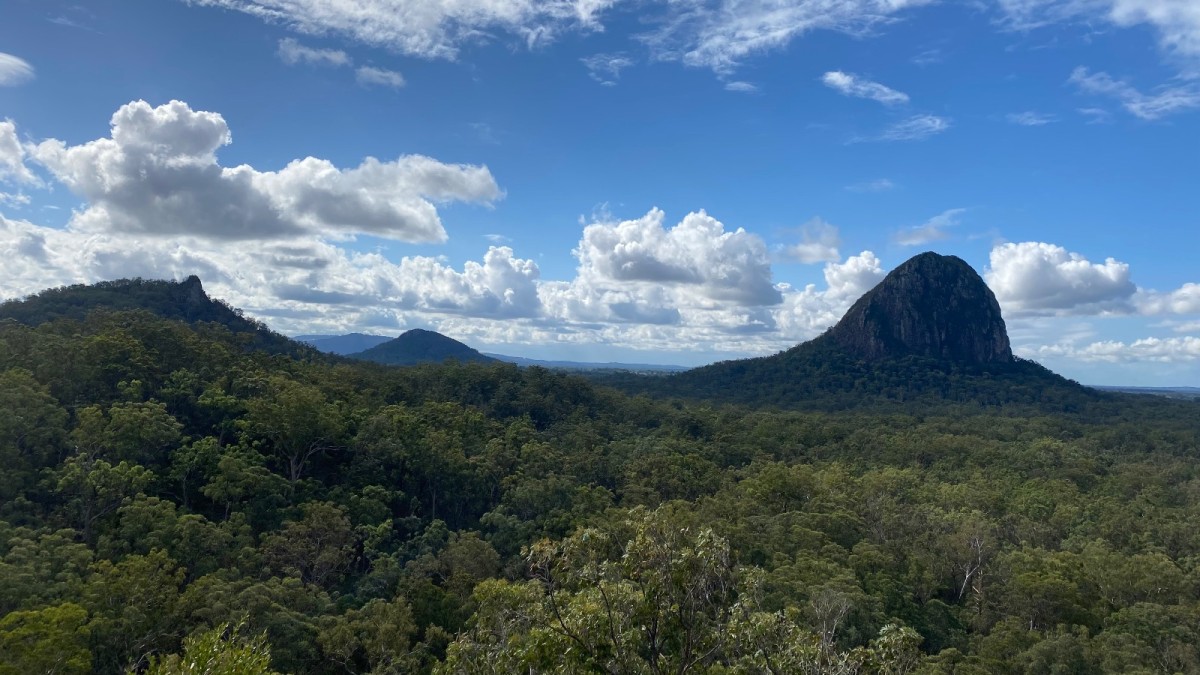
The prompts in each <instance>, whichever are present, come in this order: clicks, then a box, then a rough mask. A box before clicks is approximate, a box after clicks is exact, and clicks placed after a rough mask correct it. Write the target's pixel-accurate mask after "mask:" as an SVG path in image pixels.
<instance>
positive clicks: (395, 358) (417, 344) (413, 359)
mask: <svg viewBox="0 0 1200 675" xmlns="http://www.w3.org/2000/svg"><path fill="white" fill-rule="evenodd" d="M347 356H349V357H350V358H352V359H361V360H363V361H374V362H375V363H382V364H385V365H389V366H411V365H416V364H418V363H442V362H443V361H459V362H461V363H494V362H495V361H496V359H493V358H491V357H490V356H484V355H483V354H480V353H479V352H477V351H475V350H474V349H471V348H470V347H468V346H467V345H465V344H463V343H461V342H459V341H458V340H455V339H453V338H448V337H446V336H445V335H442V334H441V333H435V332H434V331H431V330H423V329H421V328H414V329H412V330H410V331H406V332H405V333H403V334H402V335H401V336H400V337H398V338H396V339H394V340H387V341H386V342H384V343H382V344H377V345H375V346H374V347H371V348H370V349H364V350H363V351H360V352H355V353H353V354H347Z"/></svg>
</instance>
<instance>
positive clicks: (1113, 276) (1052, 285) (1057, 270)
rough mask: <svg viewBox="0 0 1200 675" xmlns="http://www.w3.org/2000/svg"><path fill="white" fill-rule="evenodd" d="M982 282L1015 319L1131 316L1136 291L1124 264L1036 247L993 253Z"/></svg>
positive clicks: (1028, 244) (1023, 245) (1014, 245)
mask: <svg viewBox="0 0 1200 675" xmlns="http://www.w3.org/2000/svg"><path fill="white" fill-rule="evenodd" d="M984 278H985V279H986V280H987V283H988V286H990V287H991V289H992V291H993V292H994V293H995V294H996V299H997V300H999V301H1000V304H1001V305H1002V306H1003V307H1004V310H1005V311H1006V312H1012V313H1015V314H1095V313H1103V312H1128V311H1131V310H1132V305H1131V301H1132V298H1133V296H1134V293H1135V292H1136V290H1137V289H1136V287H1135V286H1134V285H1133V282H1132V281H1130V278H1129V265H1127V264H1125V263H1123V262H1119V261H1117V260H1114V259H1113V258H1108V259H1106V260H1105V261H1104V262H1103V263H1093V262H1091V261H1089V260H1088V259H1087V258H1085V257H1083V256H1082V255H1080V254H1078V253H1073V252H1070V251H1068V250H1067V249H1065V248H1063V247H1061V246H1056V245H1054V244H1047V243H1043V242H1032V241H1029V242H1021V243H1007V244H1001V245H999V246H996V247H995V248H993V249H992V252H991V256H990V264H989V266H988V268H987V270H986V271H985V272H984Z"/></svg>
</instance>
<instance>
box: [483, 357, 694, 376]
mask: <svg viewBox="0 0 1200 675" xmlns="http://www.w3.org/2000/svg"><path fill="white" fill-rule="evenodd" d="M484 355H485V356H490V357H492V358H494V359H498V360H500V361H504V362H507V363H515V364H516V365H518V366H526V367H528V366H539V367H541V368H556V369H559V370H582V371H614V370H619V371H631V372H636V373H676V372H682V371H684V370H689V369H690V368H691V366H672V365H663V364H655V363H621V362H618V361H609V362H605V363H600V362H594V361H546V360H542V359H530V358H526V357H523V356H505V355H504V354H493V353H491V352H485V353H484Z"/></svg>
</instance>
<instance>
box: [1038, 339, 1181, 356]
mask: <svg viewBox="0 0 1200 675" xmlns="http://www.w3.org/2000/svg"><path fill="white" fill-rule="evenodd" d="M1032 355H1033V356H1034V357H1035V358H1037V357H1042V358H1047V357H1049V358H1055V357H1057V358H1062V357H1066V358H1071V359H1076V360H1079V361H1091V362H1096V361H1101V362H1106V363H1136V362H1155V363H1181V362H1189V361H1197V360H1200V337H1195V336H1191V335H1188V336H1182V337H1169V338H1158V337H1149V338H1141V339H1139V340H1134V341H1132V342H1122V341H1119V340H1103V341H1099V342H1092V343H1089V344H1085V345H1073V344H1056V345H1044V346H1041V347H1038V348H1036V349H1035V350H1033V351H1032Z"/></svg>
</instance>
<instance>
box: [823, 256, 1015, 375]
mask: <svg viewBox="0 0 1200 675" xmlns="http://www.w3.org/2000/svg"><path fill="white" fill-rule="evenodd" d="M828 338H829V339H831V340H833V341H834V342H835V343H837V344H838V345H839V346H840V347H841V348H842V349H844V350H846V351H848V352H850V353H851V354H853V355H855V356H857V357H859V358H863V359H881V358H889V357H902V356H910V355H915V356H925V357H932V358H937V359H944V360H951V361H956V362H963V363H1007V362H1011V361H1013V354H1012V348H1011V346H1010V345H1009V342H1008V332H1007V330H1006V329H1005V326H1004V318H1003V317H1002V316H1001V315H1000V305H999V303H997V302H996V296H995V295H994V294H993V293H992V291H991V289H990V288H988V287H987V284H985V283H984V281H983V279H982V278H980V276H979V274H978V273H976V272H975V270H974V269H972V268H971V266H970V265H968V264H967V263H966V262H964V261H963V260H962V259H960V258H957V257H955V256H946V255H939V254H937V253H932V252H928V253H922V254H920V255H918V256H915V257H913V258H910V259H909V260H908V261H906V262H905V263H904V264H902V265H900V266H899V267H897V268H896V269H894V270H892V271H891V273H889V274H888V275H887V276H886V277H884V279H883V281H881V282H879V284H878V285H877V286H875V288H873V289H871V290H870V291H868V292H867V293H866V294H865V295H863V296H862V297H861V298H859V299H858V301H857V302H855V303H854V305H853V306H852V307H851V308H850V311H848V312H846V315H845V316H844V317H842V320H841V321H839V322H838V324H837V325H836V326H834V327H833V328H832V329H830V331H829V333H828Z"/></svg>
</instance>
